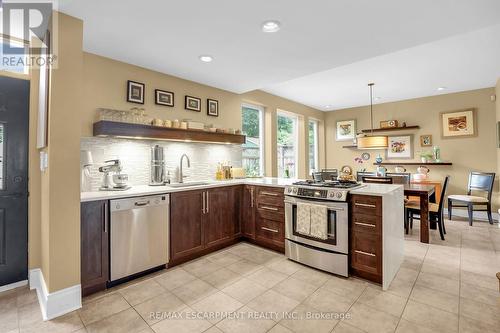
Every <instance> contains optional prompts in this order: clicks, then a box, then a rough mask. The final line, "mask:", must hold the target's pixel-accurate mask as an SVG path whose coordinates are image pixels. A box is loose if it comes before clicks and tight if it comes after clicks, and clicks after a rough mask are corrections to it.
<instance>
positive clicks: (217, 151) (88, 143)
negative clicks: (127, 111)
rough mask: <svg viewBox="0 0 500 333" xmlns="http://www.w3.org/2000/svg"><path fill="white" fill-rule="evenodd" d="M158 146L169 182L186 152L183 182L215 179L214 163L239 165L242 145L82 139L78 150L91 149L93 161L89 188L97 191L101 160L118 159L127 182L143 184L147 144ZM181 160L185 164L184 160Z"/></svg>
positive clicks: (146, 172) (147, 173) (147, 161)
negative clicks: (163, 151) (162, 154)
mask: <svg viewBox="0 0 500 333" xmlns="http://www.w3.org/2000/svg"><path fill="white" fill-rule="evenodd" d="M156 144H158V145H160V146H162V147H164V149H165V164H166V169H167V171H170V175H171V177H172V180H173V181H176V179H177V172H178V168H179V160H180V157H181V156H182V154H184V153H185V154H186V155H188V157H189V159H190V160H191V168H188V167H187V165H186V164H185V165H184V168H183V172H184V175H186V176H188V178H186V179H185V181H200V180H207V179H214V178H215V171H216V169H217V163H218V162H229V163H230V164H231V165H232V166H233V167H241V159H242V157H241V155H242V147H241V146H240V145H219V144H210V143H188V142H168V141H154V140H127V139H110V138H97V137H90V138H82V139H81V142H80V149H81V150H89V151H91V152H92V158H93V160H94V164H93V165H92V167H91V177H92V190H93V191H94V190H98V189H99V186H100V185H101V180H102V176H103V174H102V173H100V172H99V170H98V168H99V167H100V166H101V165H103V164H104V161H107V160H112V159H120V161H121V163H122V167H123V171H122V173H125V174H128V175H129V184H130V185H147V184H149V180H150V160H151V147H152V146H154V145H156ZM184 163H186V162H185V161H184Z"/></svg>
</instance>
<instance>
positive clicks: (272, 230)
mask: <svg viewBox="0 0 500 333" xmlns="http://www.w3.org/2000/svg"><path fill="white" fill-rule="evenodd" d="M260 228H261V229H262V230H266V231H270V232H274V233H275V234H277V233H278V232H279V231H278V230H276V229H271V228H266V227H260Z"/></svg>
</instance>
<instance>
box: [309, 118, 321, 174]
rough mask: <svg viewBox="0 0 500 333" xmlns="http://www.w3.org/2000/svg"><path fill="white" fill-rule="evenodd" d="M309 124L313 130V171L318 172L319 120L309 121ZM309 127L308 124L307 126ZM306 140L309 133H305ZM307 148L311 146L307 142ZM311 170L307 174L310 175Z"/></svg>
mask: <svg viewBox="0 0 500 333" xmlns="http://www.w3.org/2000/svg"><path fill="white" fill-rule="evenodd" d="M309 123H313V124H314V125H313V128H314V147H313V149H314V171H319V120H317V119H312V118H310V119H309ZM307 125H309V124H307ZM307 129H308V132H309V126H307ZM307 139H308V140H309V133H307ZM308 146H309V147H310V146H311V143H310V142H308ZM308 162H309V156H308ZM311 172H312V170H309V173H311Z"/></svg>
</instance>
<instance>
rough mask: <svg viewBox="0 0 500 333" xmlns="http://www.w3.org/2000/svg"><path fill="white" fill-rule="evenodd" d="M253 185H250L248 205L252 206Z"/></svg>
mask: <svg viewBox="0 0 500 333" xmlns="http://www.w3.org/2000/svg"><path fill="white" fill-rule="evenodd" d="M253 206H254V203H253V187H250V207H251V208H253Z"/></svg>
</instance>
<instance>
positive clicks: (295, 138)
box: [276, 110, 299, 178]
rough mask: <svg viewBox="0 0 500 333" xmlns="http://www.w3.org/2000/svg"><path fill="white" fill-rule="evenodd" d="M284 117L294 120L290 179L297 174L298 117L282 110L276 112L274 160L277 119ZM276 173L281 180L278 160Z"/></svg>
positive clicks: (296, 176)
mask: <svg viewBox="0 0 500 333" xmlns="http://www.w3.org/2000/svg"><path fill="white" fill-rule="evenodd" d="M280 116H281V117H286V118H292V119H293V120H294V126H293V141H294V146H293V148H294V149H293V153H294V154H293V155H294V161H295V164H294V168H293V169H294V170H293V171H294V175H293V177H291V178H298V174H299V116H298V115H297V114H295V113H293V112H289V111H284V110H278V111H277V112H276V158H277V157H278V117H280ZM276 169H277V170H276V172H277V174H278V178H283V175H280V174H279V163H278V160H276Z"/></svg>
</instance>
